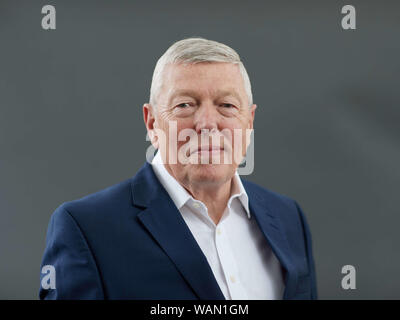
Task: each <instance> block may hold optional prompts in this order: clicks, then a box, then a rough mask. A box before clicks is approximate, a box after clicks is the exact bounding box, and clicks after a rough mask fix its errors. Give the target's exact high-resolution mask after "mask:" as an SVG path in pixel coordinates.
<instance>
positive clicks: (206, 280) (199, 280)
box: [132, 162, 225, 300]
mask: <svg viewBox="0 0 400 320" xmlns="http://www.w3.org/2000/svg"><path fill="white" fill-rule="evenodd" d="M132 201H133V204H134V205H136V206H141V207H143V208H144V210H143V211H141V212H140V213H139V214H138V219H139V220H140V221H141V222H142V224H143V226H144V227H145V228H146V229H147V230H148V231H149V232H150V233H151V235H152V236H153V237H154V239H155V240H156V241H157V242H158V244H159V245H160V246H161V247H162V248H163V250H164V251H165V252H166V254H167V255H168V256H169V258H170V259H171V260H172V261H173V263H174V264H175V266H176V267H177V269H178V270H179V272H180V273H181V275H182V276H183V277H184V278H185V279H186V281H187V282H188V283H189V285H190V287H191V288H192V290H193V291H194V292H195V293H196V295H197V296H198V297H199V299H203V300H224V299H225V297H224V295H223V294H222V292H221V289H220V288H219V285H218V283H217V281H216V280H215V277H214V274H213V272H212V270H211V268H210V266H209V264H208V262H207V259H206V257H205V256H204V254H203V252H202V251H201V249H200V247H199V245H198V244H197V242H196V240H195V239H194V237H193V235H192V233H191V232H190V230H189V228H188V227H187V225H186V223H185V221H184V220H183V218H182V216H181V214H180V212H179V210H178V209H177V208H176V206H175V204H174V203H173V201H172V200H171V198H170V197H169V195H168V193H167V192H166V191H165V189H164V188H163V186H162V185H161V184H160V182H159V181H158V179H157V177H156V176H155V174H154V172H153V169H152V167H151V165H150V164H149V163H147V162H146V163H145V165H144V166H143V167H142V168H141V170H140V171H139V172H138V174H137V175H136V176H135V177H134V178H133V180H132Z"/></svg>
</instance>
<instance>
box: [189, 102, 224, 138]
mask: <svg viewBox="0 0 400 320" xmlns="http://www.w3.org/2000/svg"><path fill="white" fill-rule="evenodd" d="M194 126H195V130H196V133H197V134H201V132H202V131H203V130H204V131H206V130H209V132H212V131H215V130H217V129H218V112H217V110H216V107H215V105H214V104H213V103H211V102H210V103H203V104H202V105H201V106H200V107H199V108H198V109H197V111H196V114H195V116H194Z"/></svg>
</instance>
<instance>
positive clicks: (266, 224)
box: [243, 181, 297, 299]
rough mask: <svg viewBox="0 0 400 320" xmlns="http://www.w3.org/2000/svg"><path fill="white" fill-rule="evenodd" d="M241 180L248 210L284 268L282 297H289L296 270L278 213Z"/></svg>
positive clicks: (293, 284) (292, 294) (292, 291)
mask: <svg viewBox="0 0 400 320" xmlns="http://www.w3.org/2000/svg"><path fill="white" fill-rule="evenodd" d="M243 182H244V183H243V184H244V186H245V189H246V192H247V194H248V197H249V208H250V212H251V213H252V214H254V216H255V218H256V221H257V223H258V225H259V227H260V229H261V231H262V233H263V235H264V237H265V238H266V239H267V241H268V243H269V245H270V246H271V248H272V251H273V252H274V254H275V256H276V257H277V258H278V260H279V262H280V263H281V265H282V267H283V268H284V269H285V291H284V294H283V299H291V297H293V296H294V293H295V291H296V286H297V272H296V269H295V268H294V265H293V263H292V261H293V258H292V257H291V254H290V250H289V245H288V241H287V239H286V236H285V234H284V232H283V228H282V226H281V222H280V219H279V214H278V212H276V210H275V209H274V208H273V207H272V206H270V205H268V199H265V197H262V196H260V195H258V194H257V192H256V191H255V192H253V190H251V187H250V186H249V185H247V183H245V181H243Z"/></svg>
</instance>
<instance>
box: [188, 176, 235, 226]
mask: <svg viewBox="0 0 400 320" xmlns="http://www.w3.org/2000/svg"><path fill="white" fill-rule="evenodd" d="M231 187H232V179H230V180H228V181H226V182H225V183H223V184H219V185H212V186H199V185H189V186H185V189H186V190H187V191H188V192H189V193H190V194H191V195H192V196H193V198H195V199H197V200H199V201H201V202H203V203H204V204H205V205H206V206H207V209H208V215H209V216H210V218H211V219H212V220H213V221H214V223H215V224H216V225H217V224H218V223H219V221H220V220H221V217H222V215H223V214H224V211H225V208H226V206H227V203H228V200H229V197H230V195H231Z"/></svg>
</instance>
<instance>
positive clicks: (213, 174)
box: [189, 164, 235, 183]
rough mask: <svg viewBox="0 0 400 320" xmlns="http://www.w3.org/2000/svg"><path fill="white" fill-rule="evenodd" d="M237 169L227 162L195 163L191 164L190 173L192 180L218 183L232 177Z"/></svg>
mask: <svg viewBox="0 0 400 320" xmlns="http://www.w3.org/2000/svg"><path fill="white" fill-rule="evenodd" d="M234 173H235V170H234V169H233V168H231V165H226V164H193V165H190V168H189V175H191V176H192V179H191V180H192V181H198V182H202V183H204V182H210V183H218V182H225V181H226V180H228V179H230V178H232V176H233V175H234Z"/></svg>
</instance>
